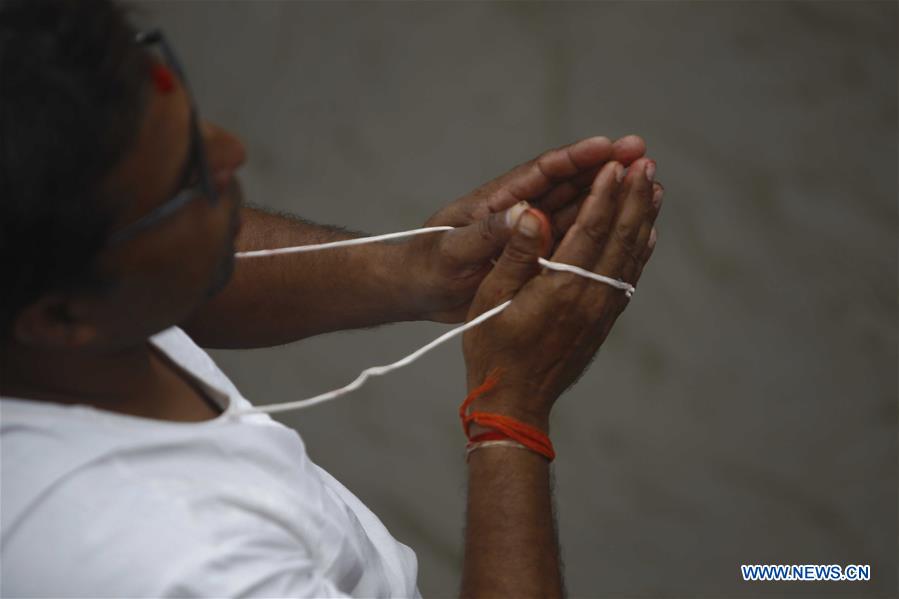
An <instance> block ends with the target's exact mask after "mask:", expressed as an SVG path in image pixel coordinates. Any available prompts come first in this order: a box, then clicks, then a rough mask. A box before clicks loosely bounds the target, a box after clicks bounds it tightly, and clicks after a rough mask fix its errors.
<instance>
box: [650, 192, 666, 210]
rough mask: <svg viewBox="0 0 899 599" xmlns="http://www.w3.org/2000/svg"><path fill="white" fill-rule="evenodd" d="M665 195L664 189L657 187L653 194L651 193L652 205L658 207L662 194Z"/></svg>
mask: <svg viewBox="0 0 899 599" xmlns="http://www.w3.org/2000/svg"><path fill="white" fill-rule="evenodd" d="M663 195H665V190H664V189H661V188H659V189H657V190H656V192H655V193H654V194H652V207H653V208H658V207H659V206H660V205H661V204H662V196H663Z"/></svg>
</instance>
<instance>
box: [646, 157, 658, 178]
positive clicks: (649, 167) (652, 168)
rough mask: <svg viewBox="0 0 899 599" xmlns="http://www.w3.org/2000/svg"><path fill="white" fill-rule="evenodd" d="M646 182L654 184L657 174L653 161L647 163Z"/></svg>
mask: <svg viewBox="0 0 899 599" xmlns="http://www.w3.org/2000/svg"><path fill="white" fill-rule="evenodd" d="M645 172H646V180H647V181H649V182H650V183H652V178H653V177H654V176H655V174H656V163H655V162H653V161H651V160H650V161H649V162H647V163H646V171H645Z"/></svg>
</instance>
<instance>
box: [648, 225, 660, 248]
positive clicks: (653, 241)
mask: <svg viewBox="0 0 899 599" xmlns="http://www.w3.org/2000/svg"><path fill="white" fill-rule="evenodd" d="M658 239H659V234H658V233H656V230H655V228H653V230H652V231H650V232H649V241H647V242H646V245H647V246H649V249H652V248H654V247H655V246H656V241H658Z"/></svg>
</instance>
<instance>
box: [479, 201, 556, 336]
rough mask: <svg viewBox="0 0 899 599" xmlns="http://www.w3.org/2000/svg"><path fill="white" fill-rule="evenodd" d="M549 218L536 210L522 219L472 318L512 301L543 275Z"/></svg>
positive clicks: (483, 287)
mask: <svg viewBox="0 0 899 599" xmlns="http://www.w3.org/2000/svg"><path fill="white" fill-rule="evenodd" d="M549 233H550V231H549V219H547V218H546V216H545V215H544V214H543V213H542V212H540V211H539V210H535V209H533V208H529V209H527V210H526V211H525V212H524V213H523V214H522V215H521V216H520V218H519V219H518V221H517V223H516V226H515V230H514V232H513V234H512V236H511V237H510V238H509V242H508V243H507V244H506V247H505V249H504V250H503V253H502V255H501V256H500V257H499V260H497V262H496V266H494V267H493V270H491V271H490V272H489V273H488V274H487V276H486V277H485V278H484V280H483V281H482V282H481V286H480V287H479V288H478V292H477V295H476V296H475V298H474V300H473V301H472V304H471V310H470V311H469V318H471V317H473V316H476V315H478V314H481V313H482V312H484V311H485V310H489V309H490V308H493V307H495V306H498V305H499V304H501V303H502V302H504V301H506V300H508V299H511V298H512V297H513V296H514V295H515V294H516V293H517V292H518V290H519V289H521V288H522V287H523V286H524V285H525V284H526V283H527V282H528V281H529V280H531V279H532V278H533V277H534V276H535V275H536V274H538V273H539V272H540V265H539V264H538V262H537V259H538V258H540V257H541V256H542V255H543V254H544V252H545V251H546V246H547V241H548V239H549Z"/></svg>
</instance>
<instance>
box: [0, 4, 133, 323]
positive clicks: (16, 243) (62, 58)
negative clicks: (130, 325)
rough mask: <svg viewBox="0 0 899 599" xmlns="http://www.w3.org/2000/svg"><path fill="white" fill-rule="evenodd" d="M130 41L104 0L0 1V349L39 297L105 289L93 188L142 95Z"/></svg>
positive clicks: (120, 151)
mask: <svg viewBox="0 0 899 599" xmlns="http://www.w3.org/2000/svg"><path fill="white" fill-rule="evenodd" d="M134 36H135V31H134V29H133V27H132V26H131V25H130V24H129V22H128V20H127V15H126V11H125V8H124V7H122V6H120V5H118V4H115V3H113V2H112V1H111V0H0V264H2V266H0V341H2V340H4V339H6V337H7V335H8V334H9V332H10V327H11V325H12V323H13V322H14V319H15V317H16V315H17V314H18V313H19V312H20V311H21V310H22V309H23V308H24V307H26V306H27V305H29V304H30V303H32V302H33V301H35V300H36V299H38V298H39V297H41V296H42V295H44V294H46V293H50V292H78V291H98V290H100V289H101V288H102V287H103V286H104V285H106V284H108V283H109V280H108V278H107V276H106V275H105V274H104V273H101V272H99V270H98V268H97V267H96V265H95V262H96V256H97V254H98V253H99V251H100V250H101V249H102V248H103V247H104V244H105V241H106V238H107V236H108V234H109V229H110V226H111V224H112V218H113V212H112V209H111V208H110V202H109V201H108V200H107V199H104V198H103V197H101V193H100V183H101V182H102V180H103V179H104V177H105V176H106V175H108V174H109V172H110V171H111V170H112V169H113V168H114V167H115V166H116V164H117V163H118V161H119V160H120V159H121V158H122V157H123V155H124V154H125V153H126V152H127V150H128V149H130V148H131V146H132V145H133V143H134V140H135V138H136V136H137V131H138V127H139V124H140V117H141V116H142V114H143V111H144V108H145V105H146V97H147V89H149V88H148V87H147V81H148V75H147V73H148V71H147V68H148V65H149V58H148V56H147V54H146V53H145V51H144V50H142V49H141V48H140V46H138V45H137V44H136V43H135V42H134Z"/></svg>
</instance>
